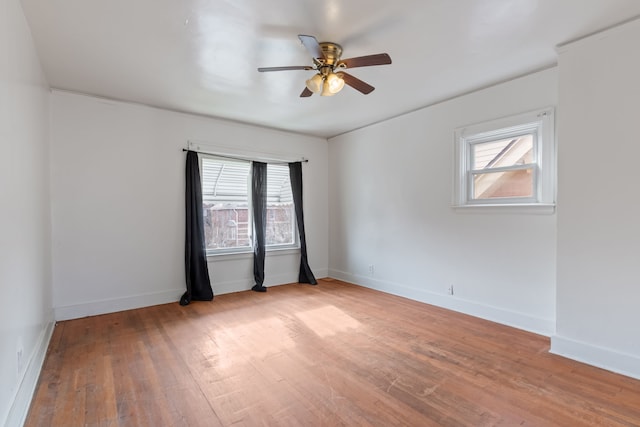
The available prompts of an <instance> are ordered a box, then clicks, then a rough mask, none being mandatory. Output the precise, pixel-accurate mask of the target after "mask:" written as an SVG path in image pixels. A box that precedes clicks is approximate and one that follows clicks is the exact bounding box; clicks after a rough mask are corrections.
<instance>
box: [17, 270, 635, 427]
mask: <svg viewBox="0 0 640 427" xmlns="http://www.w3.org/2000/svg"><path fill="white" fill-rule="evenodd" d="M548 348H549V340H548V339H547V338H545V337H541V336H538V335H535V334H531V333H527V332H523V331H520V330H516V329H512V328H509V327H506V326H502V325H498V324H495V323H491V322H487V321H483V320H479V319H477V318H473V317H470V316H465V315H462V314H458V313H454V312H450V311H447V310H444V309H440V308H436V307H432V306H429V305H425V304H421V303H418V302H415V301H410V300H406V299H403V298H399V297H395V296H392V295H387V294H383V293H380V292H376V291H372V290H369V289H366V288H362V287H359V286H355V285H350V284H346V283H343V282H339V281H337V280H320V283H319V285H318V286H315V287H314V286H309V285H297V284H295V285H285V286H277V287H272V288H269V291H268V292H267V293H266V294H263V293H255V292H250V291H249V292H242V293H236V294H227V295H220V296H216V297H215V299H214V301H213V302H194V303H192V304H191V305H189V306H187V307H181V306H179V305H178V304H177V303H175V304H165V305H160V306H155V307H149V308H143V309H138V310H131V311H125V312H120V313H114V314H108V315H103V316H95V317H89V318H84V319H77V320H71V321H65V322H60V323H58V325H57V326H56V328H55V331H54V334H53V338H52V340H51V344H50V347H49V350H48V353H47V358H46V360H45V364H44V368H43V371H42V374H41V377H40V380H39V384H38V388H37V390H36V394H35V397H34V400H33V402H32V406H31V410H30V413H29V416H28V419H27V422H26V426H84V425H87V426H154V427H155V426H230V425H233V426H263V425H282V426H338V425H344V426H395V425H407V426H497V425H500V426H520V425H525V426H534V425H535V426H594V425H603V426H640V381H637V380H633V379H631V378H627V377H624V376H621V375H616V374H613V373H610V372H607V371H604V370H601V369H597V368H594V367H590V366H587V365H584V364H580V363H577V362H573V361H570V360H567V359H564V358H561V357H558V356H554V355H552V354H549V353H548Z"/></svg>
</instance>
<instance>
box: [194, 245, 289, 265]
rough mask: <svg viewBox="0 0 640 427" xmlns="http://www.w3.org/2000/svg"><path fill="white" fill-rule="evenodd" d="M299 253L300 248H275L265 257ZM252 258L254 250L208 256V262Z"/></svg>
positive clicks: (268, 251) (267, 252) (268, 250)
mask: <svg viewBox="0 0 640 427" xmlns="http://www.w3.org/2000/svg"><path fill="white" fill-rule="evenodd" d="M299 253H300V248H299V247H293V248H292V247H286V248H274V249H267V251H266V253H265V257H266V258H270V257H274V256H284V255H296V254H299ZM250 258H253V250H250V251H243V252H227V253H219V254H207V261H208V262H218V261H232V260H236V259H250Z"/></svg>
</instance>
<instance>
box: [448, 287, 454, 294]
mask: <svg viewBox="0 0 640 427" xmlns="http://www.w3.org/2000/svg"><path fill="white" fill-rule="evenodd" d="M447 293H448V294H449V295H453V285H449V287H448V288H447Z"/></svg>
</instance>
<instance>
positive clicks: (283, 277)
mask: <svg viewBox="0 0 640 427" xmlns="http://www.w3.org/2000/svg"><path fill="white" fill-rule="evenodd" d="M313 272H314V276H316V278H320V277H327V276H328V270H327V269H326V268H325V269H318V270H317V271H316V270H314V271H313ZM297 282H298V272H290V273H285V274H278V275H267V276H266V277H265V278H264V285H265V286H266V287H270V286H280V285H286V284H289V283H297ZM253 285H254V282H253V276H250V277H246V278H244V279H241V280H228V281H226V282H214V283H212V284H211V287H212V288H213V292H214V294H216V295H223V294H230V293H232V292H242V291H248V290H249V289H251V287H252V286H253Z"/></svg>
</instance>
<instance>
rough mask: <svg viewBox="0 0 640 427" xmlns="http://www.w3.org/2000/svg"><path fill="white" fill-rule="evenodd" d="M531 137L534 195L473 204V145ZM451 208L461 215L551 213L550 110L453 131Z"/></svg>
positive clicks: (553, 158) (553, 181) (552, 159)
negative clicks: (453, 173) (466, 212)
mask: <svg viewBox="0 0 640 427" xmlns="http://www.w3.org/2000/svg"><path fill="white" fill-rule="evenodd" d="M525 133H533V134H534V138H535V141H534V154H533V155H534V164H535V167H534V174H535V176H534V195H533V197H531V198H499V199H483V200H473V199H472V198H471V195H470V191H471V183H470V179H471V149H470V147H471V146H472V145H473V144H477V143H481V142H488V141H492V140H498V139H504V138H509V137H512V136H516V135H521V134H525ZM454 143H455V150H454V152H455V168H454V170H455V175H454V185H453V189H454V194H453V203H452V205H453V208H454V209H456V210H458V209H460V210H463V211H470V212H476V211H482V212H486V213H489V212H501V213H504V212H522V213H553V212H554V211H555V197H556V190H555V189H556V142H555V114H554V109H553V108H552V107H548V108H544V109H540V110H536V111H531V112H528V113H524V114H519V115H516V116H510V117H505V118H502V119H498V120H492V121H488V122H484V123H479V124H475V125H469V126H464V127H461V128H458V129H456V130H455V142H454Z"/></svg>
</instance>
